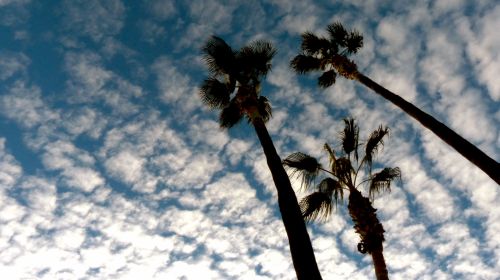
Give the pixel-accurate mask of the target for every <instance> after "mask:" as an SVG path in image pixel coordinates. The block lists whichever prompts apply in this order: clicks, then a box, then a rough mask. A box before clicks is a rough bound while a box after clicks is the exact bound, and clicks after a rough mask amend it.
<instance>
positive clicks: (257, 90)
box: [199, 36, 321, 279]
mask: <svg viewBox="0 0 500 280" xmlns="http://www.w3.org/2000/svg"><path fill="white" fill-rule="evenodd" d="M203 52H204V55H205V56H204V58H205V62H206V64H207V66H208V70H209V74H210V75H209V77H208V78H206V79H205V80H204V81H203V83H202V85H201V87H200V91H199V92H200V96H201V99H202V101H203V102H204V103H205V104H206V105H207V106H209V107H210V108H212V109H217V110H220V115H219V124H220V126H221V127H222V128H231V127H233V126H234V125H236V124H237V123H239V122H240V121H241V120H242V119H243V118H246V119H247V120H248V122H249V123H250V124H251V125H252V126H253V127H254V128H255V132H256V133H257V136H258V138H259V140H260V143H261V145H262V148H263V150H264V154H265V156H266V159H267V165H268V166H269V169H270V171H271V174H272V177H273V180H274V184H275V186H276V190H277V193H278V204H279V209H280V211H281V216H282V219H283V224H284V226H285V230H286V233H287V236H288V241H289V244H290V251H291V255H292V261H293V265H294V268H295V272H296V274H297V278H298V279H321V275H320V272H319V269H318V265H317V263H316V259H315V256H314V252H313V248H312V244H311V240H310V239H309V234H308V233H307V229H306V225H305V223H304V220H303V218H302V215H301V211H300V207H299V205H298V202H297V197H296V196H295V192H294V191H293V189H292V186H291V184H290V179H289V178H288V175H287V173H286V171H285V169H284V167H283V165H282V163H281V159H280V157H279V156H278V153H277V152H276V149H275V147H274V144H273V141H272V139H271V136H270V135H269V132H268V131H267V128H266V125H265V123H266V122H267V121H268V120H269V119H270V117H271V105H270V103H269V101H268V99H267V98H266V97H264V96H263V95H261V79H262V78H263V77H265V76H266V74H267V73H268V72H269V71H270V70H271V59H272V58H273V56H274V54H275V53H276V49H275V48H274V47H273V46H272V45H271V44H270V43H269V42H266V41H254V42H252V43H250V44H249V45H247V46H245V47H243V48H241V49H240V50H238V51H235V50H233V49H231V47H230V46H229V45H228V44H227V43H226V42H225V41H224V40H223V39H221V38H219V37H216V36H212V37H211V38H210V39H209V40H208V41H207V42H206V44H205V46H204V47H203Z"/></svg>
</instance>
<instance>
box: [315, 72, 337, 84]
mask: <svg viewBox="0 0 500 280" xmlns="http://www.w3.org/2000/svg"><path fill="white" fill-rule="evenodd" d="M336 77H337V73H336V72H335V70H328V71H326V72H323V74H321V76H319V78H318V85H319V86H320V87H322V88H327V87H329V86H331V85H333V84H335V78H336Z"/></svg>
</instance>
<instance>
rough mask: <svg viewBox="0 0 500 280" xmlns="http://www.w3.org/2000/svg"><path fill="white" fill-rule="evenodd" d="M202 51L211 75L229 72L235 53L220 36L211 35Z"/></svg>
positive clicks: (232, 66)
mask: <svg viewBox="0 0 500 280" xmlns="http://www.w3.org/2000/svg"><path fill="white" fill-rule="evenodd" d="M202 51H203V53H204V60H205V62H206V64H207V66H208V70H209V71H210V73H212V75H214V76H216V75H220V74H231V72H232V71H233V68H234V63H235V53H234V51H233V50H232V49H231V47H230V46H229V45H228V44H227V43H226V42H225V41H224V40H223V39H222V38H219V37H217V36H211V37H210V38H209V39H208V41H207V42H206V43H205V46H203V48H202Z"/></svg>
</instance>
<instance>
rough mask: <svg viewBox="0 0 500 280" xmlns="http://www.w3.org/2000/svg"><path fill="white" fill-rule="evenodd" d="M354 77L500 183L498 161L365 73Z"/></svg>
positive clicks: (499, 164) (499, 165)
mask: <svg viewBox="0 0 500 280" xmlns="http://www.w3.org/2000/svg"><path fill="white" fill-rule="evenodd" d="M354 79H355V80H357V81H359V82H360V83H362V84H363V85H365V86H366V87H368V88H370V89H372V90H373V91H374V92H376V93H377V94H379V95H381V96H382V97H384V98H385V99H387V100H389V101H391V102H392V103H393V104H394V105H396V106H398V107H399V108H401V109H402V110H403V111H405V112H406V113H407V114H409V115H410V116H412V117H413V118H414V119H416V120H417V121H418V122H420V123H421V124H422V125H423V126H425V127H427V128H428V129H430V130H431V131H432V132H434V134H436V135H437V136H438V137H439V138H441V140H443V141H444V142H446V143H447V144H448V145H450V146H451V147H453V148H454V149H455V150H456V151H457V152H459V153H460V154H461V155H462V156H464V157H465V158H466V159H468V160H469V161H470V162H472V163H473V164H475V165H476V166H477V167H479V168H480V169H481V170H483V171H484V172H485V173H486V174H488V176H490V177H491V178H492V179H493V180H494V181H495V182H496V183H497V184H499V185H500V163H498V162H497V161H495V160H494V159H492V158H490V157H489V156H488V155H486V154H485V153H484V152H483V151H481V150H479V149H478V148H477V147H476V146H474V145H473V144H471V143H470V142H469V141H467V140H465V139H464V138H462V136H460V135H458V134H457V133H456V132H454V131H453V130H451V129H450V128H449V127H448V126H446V125H444V124H443V123H441V122H439V121H438V120H436V119H435V118H434V117H432V116H431V115H429V114H427V113H425V112H424V111H422V110H420V109H419V108H417V107H416V106H414V105H413V104H411V103H410V102H408V101H406V100H404V99H403V98H401V97H400V96H399V95H397V94H395V93H393V92H391V91H389V90H387V89H386V88H384V87H382V86H381V85H379V84H377V83H376V82H374V81H372V80H371V79H370V78H368V77H366V76H365V75H363V74H361V73H359V72H358V73H357V74H356V75H354Z"/></svg>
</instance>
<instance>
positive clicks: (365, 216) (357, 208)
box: [347, 188, 389, 280]
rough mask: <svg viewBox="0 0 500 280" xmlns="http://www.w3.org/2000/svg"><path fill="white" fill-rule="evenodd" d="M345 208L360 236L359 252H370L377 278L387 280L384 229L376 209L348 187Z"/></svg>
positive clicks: (357, 192)
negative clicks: (347, 202)
mask: <svg viewBox="0 0 500 280" xmlns="http://www.w3.org/2000/svg"><path fill="white" fill-rule="evenodd" d="M347 208H348V210H349V215H350V216H351V219H352V222H353V223H354V229H355V230H356V233H357V234H358V235H359V236H360V237H361V243H360V244H358V250H359V252H360V253H363V254H365V253H369V254H371V256H372V259H373V268H374V270H375V276H376V277H377V280H388V279H389V274H388V272H387V266H386V264H385V259H384V255H383V253H382V251H383V246H382V243H383V242H384V240H385V238H384V232H385V230H384V227H383V226H382V224H381V223H380V221H379V219H378V218H377V209H375V208H373V206H372V204H371V202H370V200H369V199H368V198H366V197H364V196H363V195H362V194H361V193H360V192H359V191H358V190H357V189H355V188H350V189H349V204H348V205H347ZM359 245H362V246H361V247H360V246H359Z"/></svg>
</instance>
